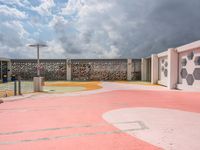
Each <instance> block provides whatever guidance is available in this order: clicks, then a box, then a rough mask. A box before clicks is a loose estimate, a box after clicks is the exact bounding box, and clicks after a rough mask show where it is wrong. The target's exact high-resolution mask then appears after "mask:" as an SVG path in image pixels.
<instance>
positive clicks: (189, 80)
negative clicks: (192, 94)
mask: <svg viewBox="0 0 200 150" xmlns="http://www.w3.org/2000/svg"><path fill="white" fill-rule="evenodd" d="M186 81H187V84H188V85H193V83H194V77H193V75H192V74H189V75H188V76H187V78H186Z"/></svg>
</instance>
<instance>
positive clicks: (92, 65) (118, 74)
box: [71, 59, 127, 81]
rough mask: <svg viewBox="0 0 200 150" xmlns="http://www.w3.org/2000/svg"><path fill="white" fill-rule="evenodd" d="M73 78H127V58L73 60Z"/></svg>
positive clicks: (106, 79)
mask: <svg viewBox="0 0 200 150" xmlns="http://www.w3.org/2000/svg"><path fill="white" fill-rule="evenodd" d="M71 63H72V80H75V81H77V80H101V81H108V80H126V79H127V59H102V60H101V59H93V60H92V59H91V60H88V59H87V60H78V59H76V60H72V61H71Z"/></svg>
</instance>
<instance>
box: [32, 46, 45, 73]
mask: <svg viewBox="0 0 200 150" xmlns="http://www.w3.org/2000/svg"><path fill="white" fill-rule="evenodd" d="M29 46H30V47H36V48H37V76H38V77H39V76H40V68H39V67H40V47H47V45H45V44H39V43H38V44H33V45H29Z"/></svg>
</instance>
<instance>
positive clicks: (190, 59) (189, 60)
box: [180, 51, 200, 85]
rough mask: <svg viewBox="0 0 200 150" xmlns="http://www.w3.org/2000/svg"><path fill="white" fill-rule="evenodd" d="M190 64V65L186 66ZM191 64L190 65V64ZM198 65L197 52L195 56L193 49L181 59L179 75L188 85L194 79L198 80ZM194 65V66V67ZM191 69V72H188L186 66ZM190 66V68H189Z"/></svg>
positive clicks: (199, 63)
mask: <svg viewBox="0 0 200 150" xmlns="http://www.w3.org/2000/svg"><path fill="white" fill-rule="evenodd" d="M188 64H190V66H188ZM191 65H192V66H191ZM199 65H200V56H199V54H198V55H197V56H196V54H195V53H194V51H192V52H189V53H188V54H187V55H186V57H184V58H182V59H181V66H182V68H181V70H180V76H181V78H182V79H185V80H186V82H187V84H188V85H193V84H194V81H195V80H200V68H197V66H199ZM195 66H196V67H195ZM189 67H190V70H191V69H192V71H193V73H192V74H189V73H188V70H187V69H188V68H189ZM191 67H192V68H191Z"/></svg>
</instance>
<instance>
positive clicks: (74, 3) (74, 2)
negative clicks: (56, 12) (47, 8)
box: [61, 0, 85, 15]
mask: <svg viewBox="0 0 200 150" xmlns="http://www.w3.org/2000/svg"><path fill="white" fill-rule="evenodd" d="M84 1H85V0H68V2H67V3H66V6H65V7H64V8H62V9H61V14H62V15H71V14H74V13H76V12H77V10H79V9H80V8H81V7H82V6H83V5H84Z"/></svg>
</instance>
